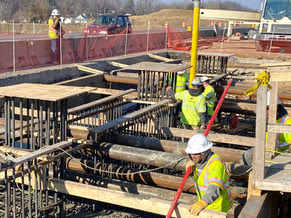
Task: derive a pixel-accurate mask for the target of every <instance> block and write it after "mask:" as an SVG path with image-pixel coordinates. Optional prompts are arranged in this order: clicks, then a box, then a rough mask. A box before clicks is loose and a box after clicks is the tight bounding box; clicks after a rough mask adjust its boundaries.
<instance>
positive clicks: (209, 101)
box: [200, 76, 216, 121]
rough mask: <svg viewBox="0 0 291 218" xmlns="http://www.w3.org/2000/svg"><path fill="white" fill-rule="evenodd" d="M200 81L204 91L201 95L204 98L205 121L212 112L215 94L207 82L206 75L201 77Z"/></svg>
mask: <svg viewBox="0 0 291 218" xmlns="http://www.w3.org/2000/svg"><path fill="white" fill-rule="evenodd" d="M200 81H201V83H202V84H203V87H204V92H203V93H202V95H204V96H205V98H206V105H207V121H209V120H210V118H211V116H212V115H213V112H214V111H213V108H214V105H215V101H216V94H215V90H214V88H213V87H212V86H211V85H210V84H209V81H210V79H209V78H208V77H207V76H203V77H201V78H200Z"/></svg>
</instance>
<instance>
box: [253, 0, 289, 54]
mask: <svg viewBox="0 0 291 218" xmlns="http://www.w3.org/2000/svg"><path fill="white" fill-rule="evenodd" d="M256 39H257V40H256V50H257V51H265V50H267V49H269V48H270V45H271V44H272V46H276V47H281V48H287V47H288V46H290V43H291V0H265V1H264V5H263V11H262V18H261V24H260V27H259V30H258V34H257V38H256Z"/></svg>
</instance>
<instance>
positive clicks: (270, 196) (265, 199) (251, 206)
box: [238, 192, 279, 218]
mask: <svg viewBox="0 0 291 218" xmlns="http://www.w3.org/2000/svg"><path fill="white" fill-rule="evenodd" d="M278 207H279V196H278V193H276V192H274V193H265V194H263V195H262V196H251V197H250V198H249V199H248V201H247V203H246V205H245V206H244V208H243V210H242V211H241V213H240V214H239V216H238V217H239V218H245V217H248V218H255V217H256V218H272V217H277V215H278Z"/></svg>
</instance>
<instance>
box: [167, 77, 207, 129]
mask: <svg viewBox="0 0 291 218" xmlns="http://www.w3.org/2000/svg"><path fill="white" fill-rule="evenodd" d="M167 92H168V93H169V96H170V97H172V98H175V99H177V100H178V99H180V100H182V117H181V121H182V123H183V126H184V128H185V129H194V130H196V129H197V128H198V127H200V126H201V128H203V129H205V128H206V100H205V97H204V96H203V95H202V92H203V86H202V84H201V82H200V81H199V80H197V79H194V80H193V81H192V84H191V85H190V86H189V89H188V90H184V91H182V92H176V93H175V91H173V89H172V87H170V86H169V87H168V88H167Z"/></svg>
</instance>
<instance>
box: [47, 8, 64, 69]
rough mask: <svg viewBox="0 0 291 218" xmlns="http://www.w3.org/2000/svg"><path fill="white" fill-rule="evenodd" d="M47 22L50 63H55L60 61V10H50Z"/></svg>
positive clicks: (61, 31)
mask: <svg viewBox="0 0 291 218" xmlns="http://www.w3.org/2000/svg"><path fill="white" fill-rule="evenodd" d="M48 24H49V37H50V39H51V57H52V61H51V63H53V64H57V63H59V61H60V55H59V54H60V35H61V36H62V35H63V34H64V31H63V30H62V28H61V25H60V12H59V11H58V10H57V9H54V10H53V11H52V13H51V17H50V19H49V22H48Z"/></svg>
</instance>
